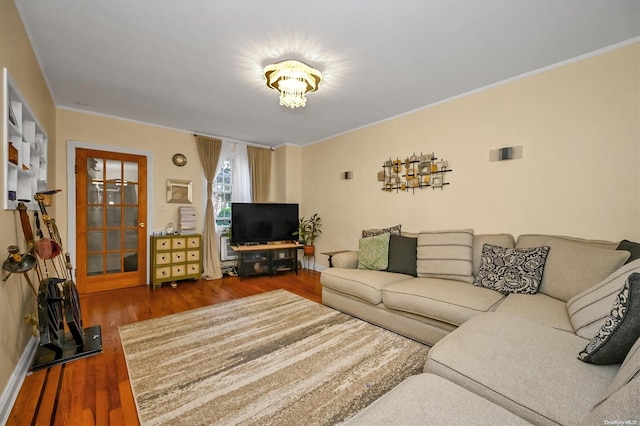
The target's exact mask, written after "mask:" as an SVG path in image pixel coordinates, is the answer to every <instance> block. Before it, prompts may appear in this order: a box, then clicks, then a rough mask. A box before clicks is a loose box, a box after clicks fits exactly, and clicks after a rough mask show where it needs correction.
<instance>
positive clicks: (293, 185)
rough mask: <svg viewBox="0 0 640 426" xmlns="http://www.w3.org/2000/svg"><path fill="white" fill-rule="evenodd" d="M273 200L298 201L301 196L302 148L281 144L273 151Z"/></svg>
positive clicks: (283, 201) (282, 201)
mask: <svg viewBox="0 0 640 426" xmlns="http://www.w3.org/2000/svg"><path fill="white" fill-rule="evenodd" d="M273 169H274V171H275V179H274V180H273V182H274V185H272V187H273V188H274V201H276V202H280V203H300V202H301V196H302V192H301V191H302V187H301V185H302V148H301V147H299V146H293V145H283V146H280V147H278V148H276V149H275V151H274V167H273Z"/></svg>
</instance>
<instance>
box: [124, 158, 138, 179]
mask: <svg viewBox="0 0 640 426" xmlns="http://www.w3.org/2000/svg"><path fill="white" fill-rule="evenodd" d="M123 164H124V166H123V167H124V173H123V174H124V181H125V182H126V183H128V184H131V183H137V182H138V163H134V162H130V161H125V162H123Z"/></svg>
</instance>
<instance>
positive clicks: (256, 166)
mask: <svg viewBox="0 0 640 426" xmlns="http://www.w3.org/2000/svg"><path fill="white" fill-rule="evenodd" d="M247 157H248V159H249V171H250V173H251V195H252V201H253V202H254V203H266V202H267V201H269V185H270V183H271V182H270V180H271V150H270V149H264V148H257V147H255V146H248V147H247Z"/></svg>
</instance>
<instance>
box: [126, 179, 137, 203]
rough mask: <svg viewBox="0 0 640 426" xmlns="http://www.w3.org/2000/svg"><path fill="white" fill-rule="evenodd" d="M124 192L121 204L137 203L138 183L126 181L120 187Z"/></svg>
mask: <svg viewBox="0 0 640 426" xmlns="http://www.w3.org/2000/svg"><path fill="white" fill-rule="evenodd" d="M122 191H123V192H124V200H123V201H124V202H123V204H138V184H137V183H130V182H127V183H125V184H124V186H123V187H122Z"/></svg>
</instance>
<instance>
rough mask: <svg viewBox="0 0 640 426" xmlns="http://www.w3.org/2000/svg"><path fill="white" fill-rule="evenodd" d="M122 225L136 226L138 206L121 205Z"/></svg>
mask: <svg viewBox="0 0 640 426" xmlns="http://www.w3.org/2000/svg"><path fill="white" fill-rule="evenodd" d="M123 211H124V223H123V225H124V227H125V228H126V227H128V226H138V207H123Z"/></svg>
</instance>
